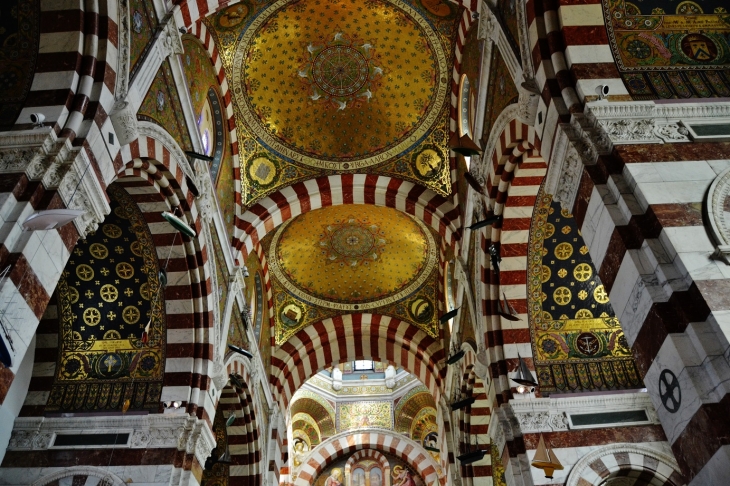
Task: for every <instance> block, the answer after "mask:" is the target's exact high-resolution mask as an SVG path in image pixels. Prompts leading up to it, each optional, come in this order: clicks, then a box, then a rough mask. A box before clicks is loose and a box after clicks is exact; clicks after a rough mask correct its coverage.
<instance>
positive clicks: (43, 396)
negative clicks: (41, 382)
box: [23, 391, 51, 405]
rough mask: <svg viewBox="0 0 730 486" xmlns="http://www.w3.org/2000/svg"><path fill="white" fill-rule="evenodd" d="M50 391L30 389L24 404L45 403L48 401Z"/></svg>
mask: <svg viewBox="0 0 730 486" xmlns="http://www.w3.org/2000/svg"><path fill="white" fill-rule="evenodd" d="M50 394H51V392H49V391H29V392H28V394H27V395H26V396H25V401H24V402H23V404H24V405H45V404H46V403H48V397H49V396H50Z"/></svg>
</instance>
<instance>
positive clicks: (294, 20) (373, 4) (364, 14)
mask: <svg viewBox="0 0 730 486" xmlns="http://www.w3.org/2000/svg"><path fill="white" fill-rule="evenodd" d="M446 59H447V58H446V53H445V52H444V49H443V47H442V45H441V43H440V42H439V39H438V36H437V35H436V33H435V32H434V31H433V30H432V29H431V28H430V27H429V26H428V23H427V22H426V21H425V20H424V19H423V17H422V16H421V15H419V14H418V13H417V12H416V11H415V9H413V8H412V7H409V6H408V5H406V4H405V3H401V4H399V7H396V5H395V3H391V2H389V1H376V0H370V1H367V2H362V3H360V2H358V3H357V4H356V5H355V4H353V2H352V1H348V0H345V1H336V0H335V1H320V0H300V1H299V2H295V3H289V1H288V0H279V1H278V2H275V3H272V4H271V5H270V6H269V7H268V8H267V9H265V10H264V12H262V13H261V14H260V15H259V16H257V17H256V19H254V21H253V22H252V24H251V25H250V27H249V28H248V29H247V30H246V31H245V32H244V33H243V37H242V38H241V41H240V43H239V44H238V46H237V49H236V52H235V55H234V61H233V72H234V79H235V82H236V83H241V84H242V86H241V87H242V89H236V90H234V93H235V96H236V98H237V99H238V102H239V103H238V104H239V107H241V108H242V112H243V116H244V118H245V121H246V123H247V125H249V126H250V127H252V128H253V130H254V132H255V133H256V134H257V135H259V136H260V137H261V139H262V141H263V142H264V143H265V144H266V145H267V146H269V147H272V148H273V149H274V150H275V151H276V152H278V153H280V154H282V155H284V156H285V157H288V158H291V159H293V160H295V161H298V162H300V163H303V164H305V165H308V166H312V167H317V168H325V169H326V168H330V169H332V168H334V169H357V168H362V167H367V166H370V165H374V164H378V163H380V162H383V161H384V160H386V159H387V158H389V157H392V156H394V155H397V154H399V153H401V152H403V151H404V150H406V149H408V148H409V147H410V146H411V145H412V144H413V143H414V142H416V141H417V140H418V139H420V138H422V137H423V136H424V135H425V134H426V132H427V131H428V130H429V128H430V127H431V125H432V124H433V123H434V121H436V118H437V117H438V116H439V114H440V110H441V107H442V105H443V103H444V102H445V100H446V93H447V88H448V83H447V81H448V77H447V75H446V73H447V72H448V69H447V61H446Z"/></svg>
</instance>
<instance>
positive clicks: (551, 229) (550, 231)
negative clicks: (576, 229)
mask: <svg viewBox="0 0 730 486" xmlns="http://www.w3.org/2000/svg"><path fill="white" fill-rule="evenodd" d="M554 234H555V225H553V224H552V223H547V224H546V225H545V239H547V238H550V237H551V236H552V235H554Z"/></svg>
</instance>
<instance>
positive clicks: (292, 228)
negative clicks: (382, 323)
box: [269, 205, 438, 311]
mask: <svg viewBox="0 0 730 486" xmlns="http://www.w3.org/2000/svg"><path fill="white" fill-rule="evenodd" d="M437 260H438V258H437V248H436V244H435V242H434V239H433V236H432V235H431V232H430V231H429V230H428V229H427V228H426V227H425V226H424V225H423V223H422V222H420V221H418V220H416V219H414V218H411V217H410V216H408V215H406V214H404V213H401V212H399V211H396V210H394V209H390V208H382V207H377V206H370V205H342V206H332V207H329V208H325V209H319V210H316V211H310V212H308V213H305V214H303V215H301V216H299V217H297V218H296V219H294V220H291V221H289V222H286V223H284V224H283V225H282V227H281V229H280V230H279V231H277V233H276V235H275V236H274V238H273V240H272V242H271V246H270V249H269V264H270V267H271V270H272V273H273V275H274V276H275V277H276V278H277V279H278V280H279V281H282V282H283V281H288V282H289V283H290V284H291V285H288V286H287V287H288V288H289V291H290V292H292V293H293V294H294V295H296V296H297V297H299V298H300V299H302V300H304V301H306V302H310V303H312V304H316V305H318V306H322V307H326V308H333V309H342V310H353V311H357V310H361V311H362V310H366V309H373V308H376V307H380V306H382V305H385V304H387V303H390V302H393V301H396V300H399V299H402V298H403V297H405V296H407V295H409V294H411V293H413V292H414V291H415V290H416V289H418V288H419V287H421V286H422V285H423V283H424V282H425V281H426V279H427V278H428V277H429V276H430V274H431V272H432V270H433V269H434V267H435V265H436V263H437Z"/></svg>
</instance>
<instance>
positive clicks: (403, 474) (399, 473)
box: [393, 466, 416, 486]
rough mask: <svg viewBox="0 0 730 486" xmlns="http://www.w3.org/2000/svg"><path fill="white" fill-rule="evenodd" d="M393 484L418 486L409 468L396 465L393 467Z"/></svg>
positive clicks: (394, 485)
mask: <svg viewBox="0 0 730 486" xmlns="http://www.w3.org/2000/svg"><path fill="white" fill-rule="evenodd" d="M393 486H416V482H415V481H414V480H413V476H411V472H410V471H409V470H408V468H404V467H402V466H395V467H394V468H393Z"/></svg>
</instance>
